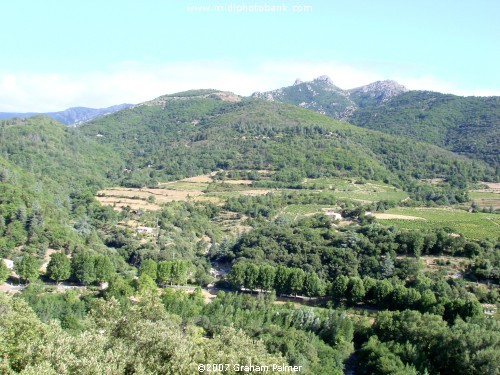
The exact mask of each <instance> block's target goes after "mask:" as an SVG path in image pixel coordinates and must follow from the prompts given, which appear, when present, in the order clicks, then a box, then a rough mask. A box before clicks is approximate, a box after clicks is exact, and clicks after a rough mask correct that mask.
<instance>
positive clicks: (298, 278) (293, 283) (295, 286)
mask: <svg viewBox="0 0 500 375" xmlns="http://www.w3.org/2000/svg"><path fill="white" fill-rule="evenodd" d="M304 277H305V273H304V271H303V270H302V269H300V268H292V269H291V270H290V276H289V278H288V285H289V288H290V293H294V294H295V296H297V294H298V293H299V292H301V291H302V287H303V285H304Z"/></svg>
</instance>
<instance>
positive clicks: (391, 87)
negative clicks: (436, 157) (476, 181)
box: [252, 76, 500, 168]
mask: <svg viewBox="0 0 500 375" xmlns="http://www.w3.org/2000/svg"><path fill="white" fill-rule="evenodd" d="M252 97H254V98H260V99H264V100H269V101H275V102H283V103H289V104H293V105H296V106H299V107H302V108H307V109H311V110H314V111H317V112H320V113H322V114H325V115H327V116H330V117H333V118H335V119H338V120H343V121H347V122H350V123H352V124H354V125H357V126H361V127H365V128H369V129H374V130H378V131H381V132H384V133H389V134H394V135H401V136H405V137H408V138H410V139H414V140H418V141H424V142H428V143H431V144H434V145H437V146H439V147H442V148H445V149H447V150H450V151H453V152H456V153H460V154H463V155H466V156H468V157H471V158H475V159H481V160H484V161H486V162H488V163H489V164H490V165H492V166H494V167H495V168H499V166H500V151H499V150H500V97H461V96H456V95H450V94H441V93H438V92H432V91H409V90H408V89H406V88H405V87H404V86H402V85H400V84H399V83H397V82H395V81H390V80H386V81H377V82H374V83H371V84H369V85H365V86H361V87H357V88H354V89H350V90H342V89H340V88H339V87H337V86H335V84H334V83H333V82H332V80H331V79H330V78H328V77H326V76H321V77H319V78H316V79H314V80H313V81H310V82H302V81H300V80H297V81H296V82H295V84H294V85H293V86H289V87H284V88H280V89H277V90H274V91H268V92H264V93H260V92H257V93H254V94H252Z"/></svg>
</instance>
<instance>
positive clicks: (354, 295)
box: [347, 276, 366, 304]
mask: <svg viewBox="0 0 500 375" xmlns="http://www.w3.org/2000/svg"><path fill="white" fill-rule="evenodd" d="M365 294H366V291H365V286H364V285H363V280H361V278H360V277H358V276H355V277H351V279H350V280H349V285H348V287H347V298H348V300H349V302H351V303H352V304H357V303H359V302H361V301H363V298H364V297H365Z"/></svg>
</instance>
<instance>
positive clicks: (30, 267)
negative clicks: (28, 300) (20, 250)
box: [14, 254, 40, 283]
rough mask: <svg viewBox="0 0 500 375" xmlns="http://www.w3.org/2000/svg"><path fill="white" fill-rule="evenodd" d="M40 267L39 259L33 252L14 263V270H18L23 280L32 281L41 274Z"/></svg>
mask: <svg viewBox="0 0 500 375" xmlns="http://www.w3.org/2000/svg"><path fill="white" fill-rule="evenodd" d="M39 267H40V264H39V262H38V259H36V258H35V257H34V256H33V255H31V254H26V255H25V256H24V257H23V259H21V261H20V262H18V263H15V264H14V271H16V273H17V274H18V275H19V277H20V278H21V280H23V281H24V282H26V283H31V282H33V281H35V280H37V279H38V277H39V276H40V272H39V271H38V268H39Z"/></svg>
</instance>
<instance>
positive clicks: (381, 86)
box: [349, 80, 408, 100]
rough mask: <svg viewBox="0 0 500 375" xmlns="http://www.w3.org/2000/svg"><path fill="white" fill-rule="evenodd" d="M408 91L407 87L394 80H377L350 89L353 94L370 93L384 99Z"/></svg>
mask: <svg viewBox="0 0 500 375" xmlns="http://www.w3.org/2000/svg"><path fill="white" fill-rule="evenodd" d="M407 91H408V89H407V88H406V87H404V86H403V85H401V84H399V83H397V82H396V81H392V80H385V81H377V82H373V83H370V84H368V85H365V86H361V87H356V88H354V89H351V90H349V92H350V93H351V94H368V95H370V96H375V97H378V98H380V99H383V100H387V99H390V98H392V97H394V96H396V95H399V94H402V93H404V92H407Z"/></svg>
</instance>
